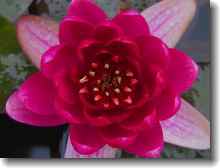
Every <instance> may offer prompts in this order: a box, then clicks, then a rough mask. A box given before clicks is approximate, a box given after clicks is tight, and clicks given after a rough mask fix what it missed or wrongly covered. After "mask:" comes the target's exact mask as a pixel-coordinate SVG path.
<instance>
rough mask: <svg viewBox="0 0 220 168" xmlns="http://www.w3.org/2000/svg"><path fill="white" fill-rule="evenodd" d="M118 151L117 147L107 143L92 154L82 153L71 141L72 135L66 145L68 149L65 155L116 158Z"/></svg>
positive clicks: (67, 156)
mask: <svg viewBox="0 0 220 168" xmlns="http://www.w3.org/2000/svg"><path fill="white" fill-rule="evenodd" d="M116 153H117V149H116V148H112V147H110V146H108V145H105V146H104V147H102V148H101V149H99V150H98V151H97V152H95V153H93V154H90V155H82V154H80V153H79V152H77V151H76V150H75V149H74V148H73V146H72V144H71V142H70V137H68V141H67V145H66V151H65V156H64V158H76V159H77V158H95V159H97V158H101V159H104V158H109V159H110V158H115V157H116Z"/></svg>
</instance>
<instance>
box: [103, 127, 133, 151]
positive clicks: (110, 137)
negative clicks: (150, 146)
mask: <svg viewBox="0 0 220 168" xmlns="http://www.w3.org/2000/svg"><path fill="white" fill-rule="evenodd" d="M100 133H101V136H102V138H103V139H104V141H105V143H107V144H109V145H111V146H114V147H119V148H122V147H126V146H128V145H129V144H131V143H133V142H134V140H135V138H136V136H137V133H136V132H134V131H129V130H127V129H123V128H122V127H120V126H119V125H116V124H113V125H110V126H107V127H104V128H101V129H100Z"/></svg>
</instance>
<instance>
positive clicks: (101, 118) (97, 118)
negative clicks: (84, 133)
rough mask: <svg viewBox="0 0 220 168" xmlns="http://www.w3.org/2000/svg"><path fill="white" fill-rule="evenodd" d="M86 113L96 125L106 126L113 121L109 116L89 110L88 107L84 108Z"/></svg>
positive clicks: (86, 116) (88, 118)
mask: <svg viewBox="0 0 220 168" xmlns="http://www.w3.org/2000/svg"><path fill="white" fill-rule="evenodd" d="M84 115H85V118H86V119H87V120H88V122H89V123H90V124H91V125H94V126H106V125H110V124H111V123H112V121H111V120H110V119H109V117H107V116H105V115H103V114H100V113H96V112H93V111H88V109H86V108H85V109H84Z"/></svg>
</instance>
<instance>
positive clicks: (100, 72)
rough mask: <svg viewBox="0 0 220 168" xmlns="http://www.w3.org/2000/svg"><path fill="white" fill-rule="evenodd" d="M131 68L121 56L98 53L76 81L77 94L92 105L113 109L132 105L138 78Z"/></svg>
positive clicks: (103, 52)
mask: <svg viewBox="0 0 220 168" xmlns="http://www.w3.org/2000/svg"><path fill="white" fill-rule="evenodd" d="M136 77H137V75H136V71H135V68H134V67H133V66H132V65H131V64H129V62H128V61H127V60H126V59H125V58H123V57H121V56H116V55H113V54H111V53H108V52H107V51H101V52H99V53H98V54H97V55H96V57H94V59H92V60H91V62H90V63H89V67H88V68H87V70H86V71H85V72H84V73H82V74H81V76H80V78H79V86H80V90H79V94H81V97H83V99H84V100H85V101H88V102H89V103H90V104H92V105H94V106H100V107H102V108H105V109H109V110H110V109H113V108H117V107H119V106H120V107H123V106H125V107H126V106H128V105H132V104H133V103H134V100H135V96H136V87H137V84H138V79H137V78H136Z"/></svg>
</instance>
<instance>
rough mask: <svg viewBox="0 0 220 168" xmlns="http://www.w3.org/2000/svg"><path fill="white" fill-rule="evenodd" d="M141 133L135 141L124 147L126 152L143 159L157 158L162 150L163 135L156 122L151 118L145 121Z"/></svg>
mask: <svg viewBox="0 0 220 168" xmlns="http://www.w3.org/2000/svg"><path fill="white" fill-rule="evenodd" d="M145 122H146V125H145V126H144V127H143V131H142V132H141V133H140V134H139V136H138V137H137V138H136V141H135V142H134V143H133V144H131V145H130V146H128V147H126V148H125V150H126V151H127V152H130V153H133V154H136V155H138V156H140V157H145V158H158V157H160V153H161V151H162V150H163V133H162V129H161V126H160V124H159V122H158V121H156V120H155V119H153V118H152V117H151V118H149V119H148V120H146V121H145Z"/></svg>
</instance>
